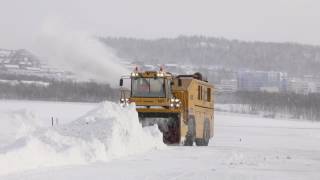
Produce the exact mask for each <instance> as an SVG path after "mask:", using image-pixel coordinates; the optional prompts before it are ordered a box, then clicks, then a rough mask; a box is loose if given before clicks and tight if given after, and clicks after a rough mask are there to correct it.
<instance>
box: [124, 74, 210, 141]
mask: <svg viewBox="0 0 320 180" xmlns="http://www.w3.org/2000/svg"><path fill="white" fill-rule="evenodd" d="M124 79H128V80H129V82H130V87H128V88H124ZM213 91H214V87H213V85H211V84H210V83H208V81H207V80H205V79H204V78H203V77H202V75H201V74H200V73H195V74H192V75H176V76H174V75H173V74H171V73H169V72H165V71H163V70H162V68H160V71H144V72H140V71H138V69H137V68H136V69H135V70H134V71H133V72H132V73H131V75H130V76H122V77H121V79H120V92H121V97H120V103H121V104H128V103H135V104H136V109H137V112H138V114H139V120H140V123H141V124H142V126H151V125H154V124H157V125H158V127H159V129H160V131H161V132H162V133H163V141H164V143H166V144H183V145H186V146H192V145H193V144H194V142H195V144H196V145H197V146H207V145H208V143H209V140H210V138H211V137H212V136H213V122H214V114H213V112H214V103H213V101H214V99H213V98H214V96H213Z"/></svg>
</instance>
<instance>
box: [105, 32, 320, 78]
mask: <svg viewBox="0 0 320 180" xmlns="http://www.w3.org/2000/svg"><path fill="white" fill-rule="evenodd" d="M101 41H102V42H104V43H105V44H107V45H108V46H110V47H112V48H114V49H115V50H116V51H117V53H118V56H120V57H121V58H124V59H130V60H131V61H142V62H145V63H150V64H166V63H177V64H190V65H198V66H199V65H200V66H207V65H215V66H222V67H225V68H231V69H233V70H239V69H250V70H262V71H281V72H287V73H288V75H291V76H302V75H313V76H319V75H320V71H319V69H320V46H312V45H302V44H295V43H270V42H245V41H238V40H227V39H224V38H213V37H203V36H179V37H177V38H174V39H168V38H162V39H155V40H145V39H135V38H112V37H106V38H101Z"/></svg>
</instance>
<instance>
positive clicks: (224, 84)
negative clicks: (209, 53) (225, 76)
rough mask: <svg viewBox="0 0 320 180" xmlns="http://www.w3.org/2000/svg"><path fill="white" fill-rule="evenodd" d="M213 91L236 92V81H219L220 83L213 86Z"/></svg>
mask: <svg viewBox="0 0 320 180" xmlns="http://www.w3.org/2000/svg"><path fill="white" fill-rule="evenodd" d="M214 87H215V91H216V92H229V93H232V92H236V91H237V89H238V83H237V80H235V79H231V80H221V82H220V83H218V84H215V85H214Z"/></svg>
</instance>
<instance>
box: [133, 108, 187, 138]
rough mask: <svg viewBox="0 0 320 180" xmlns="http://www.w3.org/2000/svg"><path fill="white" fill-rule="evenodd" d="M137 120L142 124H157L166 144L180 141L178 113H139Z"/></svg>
mask: <svg viewBox="0 0 320 180" xmlns="http://www.w3.org/2000/svg"><path fill="white" fill-rule="evenodd" d="M138 114H139V121H140V123H141V124H142V126H143V127H144V126H153V125H155V124H157V125H158V128H159V130H160V131H161V132H162V134H163V142H164V143H166V144H179V143H180V138H181V137H180V114H178V113H141V112H139V113H138Z"/></svg>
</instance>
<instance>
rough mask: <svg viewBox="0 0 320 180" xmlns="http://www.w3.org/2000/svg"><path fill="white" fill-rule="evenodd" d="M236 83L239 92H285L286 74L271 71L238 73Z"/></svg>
mask: <svg viewBox="0 0 320 180" xmlns="http://www.w3.org/2000/svg"><path fill="white" fill-rule="evenodd" d="M237 82H238V90H240V91H267V92H279V91H286V89H287V74H286V73H282V72H273V71H271V72H267V71H239V72H238V73H237Z"/></svg>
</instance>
